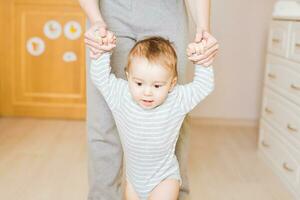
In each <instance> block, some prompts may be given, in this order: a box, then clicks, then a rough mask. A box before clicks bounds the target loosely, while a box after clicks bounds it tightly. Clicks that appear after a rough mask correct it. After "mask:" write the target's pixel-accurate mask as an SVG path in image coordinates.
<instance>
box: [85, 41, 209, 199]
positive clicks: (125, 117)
mask: <svg viewBox="0 0 300 200" xmlns="http://www.w3.org/2000/svg"><path fill="white" fill-rule="evenodd" d="M109 45H110V44H109ZM193 46H195V45H189V47H188V48H193ZM188 51H193V49H188ZM110 55H111V52H104V53H103V54H102V55H101V56H100V57H99V58H97V59H94V60H92V62H91V68H90V74H91V79H92V81H93V83H94V84H95V85H96V86H97V88H98V89H99V90H100V91H101V93H102V95H103V96H104V98H105V100H106V102H107V104H108V106H109V107H110V109H111V111H112V113H113V116H114V119H115V122H116V125H117V128H118V131H119V135H120V139H121V143H122V146H123V150H124V158H125V163H126V188H125V197H126V199H127V200H146V199H150V200H154V199H155V200H162V199H163V200H177V197H178V193H179V187H180V184H181V178H180V173H179V166H178V161H177V158H176V156H175V146H176V141H177V139H178V135H179V129H180V127H181V124H182V122H183V120H184V117H185V115H186V114H187V113H188V112H189V111H191V110H192V109H193V108H194V107H195V106H196V105H197V104H198V103H199V102H200V101H202V100H203V99H204V98H205V97H206V96H207V95H208V94H210V93H211V92H212V90H213V88H214V80H213V69H212V67H211V66H210V67H204V66H200V65H195V73H194V79H193V82H191V83H189V84H186V85H178V84H176V83H177V70H176V69H177V56H176V52H175V50H174V48H173V47H172V45H171V43H170V42H169V41H168V40H166V39H164V38H162V37H156V36H155V37H150V38H146V39H144V40H141V41H138V42H137V43H136V44H135V45H134V47H133V48H132V49H131V51H130V53H129V55H128V63H127V66H126V67H125V72H126V76H127V81H126V80H123V79H119V78H116V77H115V75H114V74H111V67H110Z"/></svg>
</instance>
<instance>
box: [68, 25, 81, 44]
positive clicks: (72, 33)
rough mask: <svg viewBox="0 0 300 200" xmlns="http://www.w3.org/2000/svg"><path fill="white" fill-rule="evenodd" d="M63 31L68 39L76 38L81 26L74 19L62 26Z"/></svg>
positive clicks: (78, 35)
mask: <svg viewBox="0 0 300 200" xmlns="http://www.w3.org/2000/svg"><path fill="white" fill-rule="evenodd" d="M64 33H65V36H66V37H67V38H68V39H69V40H76V39H78V38H79V37H80V35H81V26H80V24H79V23H78V22H76V21H69V22H68V23H66V25H65V26H64Z"/></svg>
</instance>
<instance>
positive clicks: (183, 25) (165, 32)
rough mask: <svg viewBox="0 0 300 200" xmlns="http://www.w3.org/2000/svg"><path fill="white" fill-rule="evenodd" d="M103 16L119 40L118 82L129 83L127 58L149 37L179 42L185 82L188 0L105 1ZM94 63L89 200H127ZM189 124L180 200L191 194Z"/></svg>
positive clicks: (181, 142)
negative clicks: (126, 71) (98, 88)
mask: <svg viewBox="0 0 300 200" xmlns="http://www.w3.org/2000/svg"><path fill="white" fill-rule="evenodd" d="M100 10H101V14H102V15H103V18H104V20H105V22H106V23H107V24H108V29H109V30H111V31H113V32H114V33H115V35H116V36H117V47H116V48H115V49H114V52H113V54H112V59H111V66H112V72H113V73H115V74H116V76H117V77H120V78H124V79H125V72H124V67H125V65H126V63H127V55H128V53H129V51H130V49H131V48H132V46H133V45H134V44H135V42H136V41H138V40H140V39H143V38H144V37H147V36H153V35H159V36H163V37H165V38H168V39H169V40H170V41H172V42H173V44H174V47H175V49H176V52H177V56H178V73H179V77H178V78H179V82H180V83H183V82H184V81H185V80H184V77H185V72H186V70H185V68H186V64H187V59H186V53H185V50H186V47H187V42H188V41H187V39H188V27H187V14H186V8H185V4H184V0H151V1H149V0H100ZM89 62H90V60H89V57H88V55H87V66H88V69H87V131H88V157H89V196H88V199H89V200H121V199H122V187H121V185H122V183H123V181H122V176H123V172H122V171H123V170H122V164H123V151H122V147H121V142H120V139H119V135H118V132H117V128H116V125H115V122H114V119H113V116H112V114H111V111H110V110H109V108H108V106H107V104H106V102H105V100H104V98H103V97H102V95H101V93H100V92H99V91H98V90H97V89H96V88H95V86H94V85H93V83H92V82H91V80H90V76H89ZM187 118H188V117H187ZM187 118H186V119H185V120H184V123H183V126H182V128H181V132H180V136H179V139H178V142H177V146H176V156H177V159H178V161H179V165H180V173H181V177H182V187H181V189H180V198H179V199H180V200H184V199H186V197H187V196H188V194H189V186H188V178H187V157H188V156H187V153H188V141H189V139H188V136H189V135H188V131H187V129H188V120H187Z"/></svg>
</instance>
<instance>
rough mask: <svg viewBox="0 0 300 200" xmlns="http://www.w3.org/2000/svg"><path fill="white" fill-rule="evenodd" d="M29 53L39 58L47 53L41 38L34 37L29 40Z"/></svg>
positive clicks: (27, 45)
mask: <svg viewBox="0 0 300 200" xmlns="http://www.w3.org/2000/svg"><path fill="white" fill-rule="evenodd" d="M26 47H27V51H28V52H29V53H30V54H31V55H33V56H39V55H41V54H42V53H43V52H44V51H45V43H44V41H43V40H42V39H41V38H39V37H32V38H30V39H28V40H27V44H26Z"/></svg>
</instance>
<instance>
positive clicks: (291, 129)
mask: <svg viewBox="0 0 300 200" xmlns="http://www.w3.org/2000/svg"><path fill="white" fill-rule="evenodd" d="M286 127H287V129H289V130H290V131H292V132H298V129H296V128H293V127H292V126H291V125H290V124H288V125H287V126H286Z"/></svg>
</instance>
